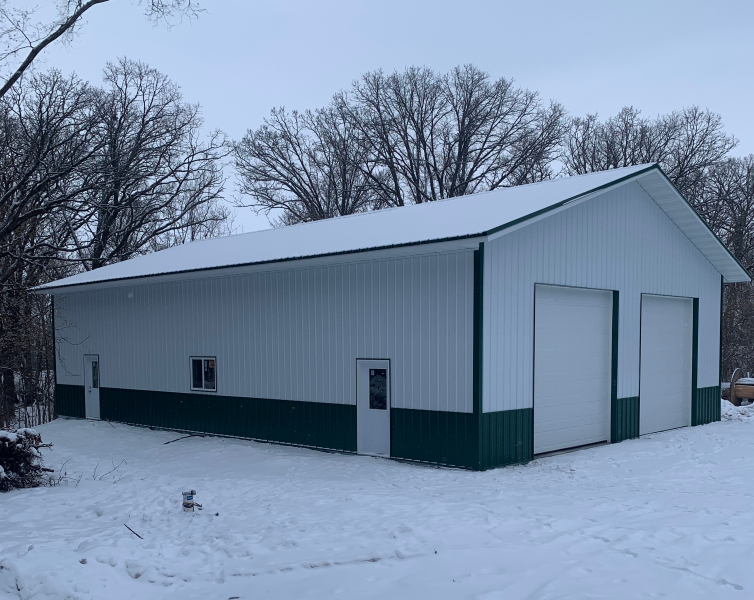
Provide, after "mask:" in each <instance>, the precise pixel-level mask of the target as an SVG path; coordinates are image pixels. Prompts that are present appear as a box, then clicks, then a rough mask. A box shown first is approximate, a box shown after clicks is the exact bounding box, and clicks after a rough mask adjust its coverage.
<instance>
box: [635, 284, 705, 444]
mask: <svg viewBox="0 0 754 600" xmlns="http://www.w3.org/2000/svg"><path fill="white" fill-rule="evenodd" d="M693 307H694V305H693V301H692V300H691V299H690V298H670V297H668V296H650V295H647V294H644V295H642V297H641V374H640V380H639V433H640V434H642V435H644V434H645V433H653V432H655V431H665V430H666V429H674V428H676V427H685V426H686V425H691V353H692V329H693V324H692V318H693V310H694V308H693Z"/></svg>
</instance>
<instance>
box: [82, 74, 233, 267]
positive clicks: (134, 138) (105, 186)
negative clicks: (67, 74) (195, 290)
mask: <svg viewBox="0 0 754 600" xmlns="http://www.w3.org/2000/svg"><path fill="white" fill-rule="evenodd" d="M105 84H106V89H105V90H104V91H102V92H100V93H99V94H98V100H97V115H96V116H97V123H98V128H97V131H98V133H97V136H98V139H97V142H96V147H97V152H96V154H95V156H94V160H93V161H92V165H91V168H92V170H93V171H95V172H96V183H95V185H94V186H93V187H91V188H90V189H89V190H87V191H86V193H85V194H84V196H85V198H84V200H83V210H84V213H83V215H84V217H83V218H81V219H80V223H81V224H80V227H79V228H78V229H76V230H74V231H71V235H72V237H73V239H74V242H75V245H76V248H77V256H78V258H79V259H80V260H81V264H82V265H83V266H84V268H85V269H87V270H90V269H96V268H99V267H101V266H104V265H106V264H109V263H112V262H117V261H121V260H126V259H128V258H131V257H133V256H135V255H138V254H143V253H146V252H149V251H152V250H156V249H160V248H164V247H167V246H169V245H171V244H173V243H174V242H176V241H177V240H178V239H180V237H181V236H180V235H179V236H178V237H176V235H175V234H176V232H186V231H188V230H190V231H191V232H192V235H193V236H194V237H206V235H211V234H214V233H216V232H217V230H216V227H217V226H218V225H220V224H222V223H224V222H225V221H226V220H227V218H228V215H229V212H228V210H227V208H225V207H224V206H223V205H221V204H220V203H219V200H220V199H221V196H222V192H223V186H224V182H225V179H224V176H223V172H222V164H221V160H222V158H223V157H224V156H225V155H226V154H227V144H226V143H225V138H224V136H223V134H222V133H220V132H214V133H212V134H210V136H209V138H208V139H207V140H203V136H202V135H201V133H200V130H201V127H202V120H201V117H200V113H199V107H198V106H195V105H190V104H187V103H185V102H183V99H182V97H181V94H180V91H179V89H178V86H176V85H175V84H174V83H172V82H171V81H170V80H169V79H168V78H167V77H166V76H165V75H163V74H161V73H159V72H158V71H156V70H155V69H152V68H150V67H148V66H147V65H145V64H143V63H139V62H132V61H129V60H126V59H121V60H120V61H118V62H117V63H113V64H109V65H108V66H107V68H106V69H105Z"/></svg>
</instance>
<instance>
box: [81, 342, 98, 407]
mask: <svg viewBox="0 0 754 600" xmlns="http://www.w3.org/2000/svg"><path fill="white" fill-rule="evenodd" d="M84 394H85V396H84V400H85V410H86V418H87V419H99V418H100V417H99V356H97V355H96V354H86V355H85V356H84Z"/></svg>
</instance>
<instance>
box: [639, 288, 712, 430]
mask: <svg viewBox="0 0 754 600" xmlns="http://www.w3.org/2000/svg"><path fill="white" fill-rule="evenodd" d="M644 296H659V297H660V298H676V299H678V300H691V422H690V423H689V425H682V426H681V427H676V428H675V429H682V428H683V427H693V426H694V425H695V423H694V405H695V404H696V387H697V378H698V371H697V363H698V362H699V298H694V297H693V296H679V295H677V294H653V293H652V292H641V293H640V294H639V389H638V396H639V437H641V436H642V435H652V433H644V434H642V433H641V325H642V318H643V316H644ZM720 306H721V307H722V296H720ZM720 310H721V311H722V308H721V309H720ZM722 339H723V328H722V321H721V325H720V340H722ZM720 348H721V351H720V361H721V364H722V356H723V354H722V341H721V342H720ZM720 372H721V373H722V368H721V369H720ZM664 431H673V430H672V429H665V430H664ZM653 433H662V432H660V431H655V432H653Z"/></svg>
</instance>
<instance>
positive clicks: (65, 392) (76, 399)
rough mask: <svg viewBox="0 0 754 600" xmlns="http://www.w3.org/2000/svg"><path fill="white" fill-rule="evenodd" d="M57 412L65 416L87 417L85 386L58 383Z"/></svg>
mask: <svg viewBox="0 0 754 600" xmlns="http://www.w3.org/2000/svg"><path fill="white" fill-rule="evenodd" d="M55 414H56V415H58V416H63V417H77V418H79V419H84V418H86V400H85V399H84V386H83V385H67V384H64V383H56V384H55Z"/></svg>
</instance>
